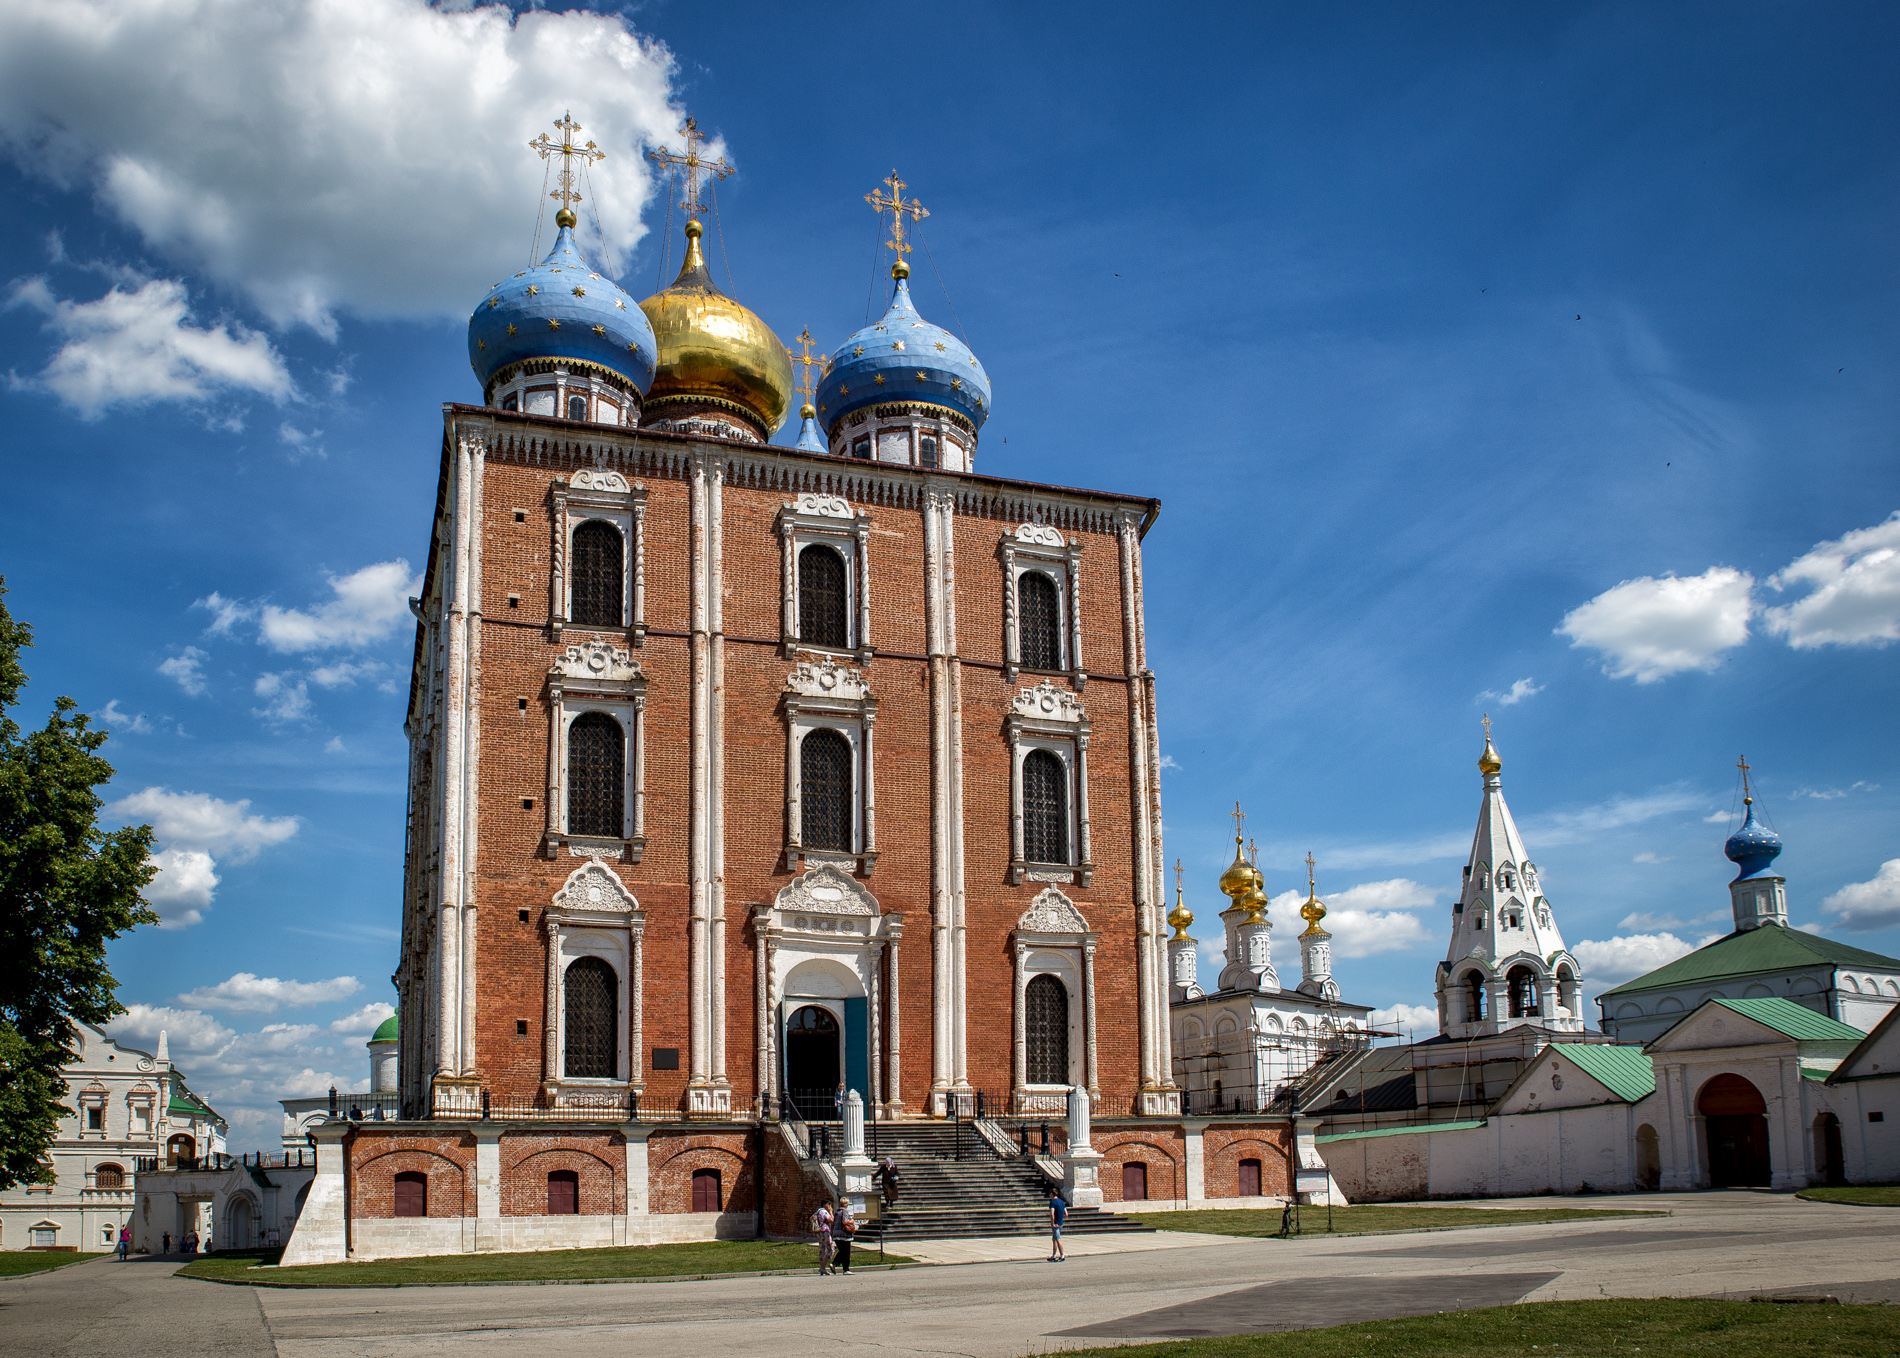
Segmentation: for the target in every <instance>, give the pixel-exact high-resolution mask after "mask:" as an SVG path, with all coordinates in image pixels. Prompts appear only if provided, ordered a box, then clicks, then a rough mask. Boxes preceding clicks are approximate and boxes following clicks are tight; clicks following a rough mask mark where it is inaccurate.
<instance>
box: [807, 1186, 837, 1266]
mask: <svg viewBox="0 0 1900 1358" xmlns="http://www.w3.org/2000/svg"><path fill="white" fill-rule="evenodd" d="M811 1229H812V1234H813V1235H816V1236H817V1237H818V1276H819V1277H821V1278H822V1277H824V1276H825V1275H826V1274H827V1273H829V1272H831V1254H832V1240H831V1204H830V1203H829V1202H821V1203H819V1204H818V1210H817V1211H816V1212H813V1213H812V1214H811Z"/></svg>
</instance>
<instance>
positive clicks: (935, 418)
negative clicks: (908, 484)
mask: <svg viewBox="0 0 1900 1358" xmlns="http://www.w3.org/2000/svg"><path fill="white" fill-rule="evenodd" d="M909 276H910V269H909V268H908V266H906V265H905V264H904V263H903V261H901V260H900V261H898V262H897V263H896V264H894V265H893V266H892V267H891V277H892V279H893V280H894V283H895V286H894V287H893V289H892V292H891V302H890V306H889V307H888V308H887V309H886V310H885V312H884V315H883V316H882V318H880V319H879V320H878V322H877V323H876V324H875V325H870V326H867V327H865V328H864V329H862V330H860V331H858V332H857V333H856V334H855V335H853V336H851V338H850V339H848V340H846V341H845V342H844V343H843V344H842V345H841V346H839V348H838V349H837V351H836V352H834V353H833V354H832V356H831V367H830V369H829V370H828V371H827V372H826V373H825V375H824V377H823V378H822V379H821V380H820V381H819V383H818V390H817V393H816V396H817V402H818V423H819V426H820V427H821V428H822V429H824V430H825V433H826V437H827V439H828V440H829V442H830V446H831V451H832V453H833V454H834V455H836V456H838V457H848V458H852V459H855V460H857V461H860V462H867V461H868V462H888V463H898V464H901V465H904V466H913V467H940V468H942V469H943V470H945V471H970V470H973V468H974V464H975V456H976V443H977V434H978V431H979V430H981V429H982V427H983V421H984V420H986V419H988V418H989V413H990V379H989V374H987V373H985V372H984V371H983V365H982V364H981V363H979V362H977V359H976V355H975V354H973V353H971V352H970V348H969V346H968V345H966V344H965V343H964V342H963V341H962V340H960V339H958V338H957V337H956V336H955V335H953V334H951V333H950V332H949V331H947V330H945V329H943V328H941V327H940V326H936V325H932V324H931V323H930V322H929V321H926V320H925V319H924V318H923V317H922V316H921V315H920V314H919V313H918V311H917V307H916V305H915V304H914V303H913V302H912V301H911V298H910V284H909V282H908V279H909Z"/></svg>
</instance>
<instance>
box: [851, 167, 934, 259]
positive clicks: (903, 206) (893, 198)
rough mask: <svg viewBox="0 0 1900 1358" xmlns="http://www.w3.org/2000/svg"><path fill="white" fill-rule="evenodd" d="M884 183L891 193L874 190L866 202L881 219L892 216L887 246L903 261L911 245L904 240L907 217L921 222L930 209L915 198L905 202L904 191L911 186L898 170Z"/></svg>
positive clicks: (865, 198) (868, 195)
mask: <svg viewBox="0 0 1900 1358" xmlns="http://www.w3.org/2000/svg"><path fill="white" fill-rule="evenodd" d="M884 182H885V183H886V184H888V185H890V187H891V191H890V192H889V193H879V192H878V191H877V190H876V189H872V190H871V191H870V192H869V193H867V194H865V195H864V201H865V202H867V203H869V204H870V205H871V207H872V209H873V210H874V211H875V212H876V213H877V215H878V216H880V217H882V216H883V215H884V214H885V213H887V212H888V213H890V214H891V238H890V240H888V241H886V242H885V244H887V245H889V246H890V247H891V249H892V250H894V251H896V253H897V257H898V258H899V259H900V260H901V259H902V258H903V257H904V256H905V255H907V254H909V253H910V244H909V242H907V241H906V240H905V239H904V217H905V215H906V214H909V216H910V219H911V220H912V221H913V222H921V221H922V220H923V219H924V218H926V217H928V216H929V215H930V209H929V208H927V207H925V206H924V205H923V204H922V203H920V202H918V201H917V200H916V199H915V198H913V199H911V200H910V201H909V202H905V201H904V190H905V189H907V188H909V187H910V185H908V184H906V183H905V182H904V181H903V180H901V179H899V178H898V177H897V171H896V170H892V171H891V172H890V174H889V175H888V176H886V177H885V179H884Z"/></svg>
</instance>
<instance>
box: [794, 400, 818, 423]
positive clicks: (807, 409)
mask: <svg viewBox="0 0 1900 1358" xmlns="http://www.w3.org/2000/svg"><path fill="white" fill-rule="evenodd" d="M798 418H799V419H801V420H815V419H817V418H818V412H817V411H816V410H815V409H813V407H812V403H811V402H810V401H807V402H805V404H804V405H802V406H800V407H799V408H798Z"/></svg>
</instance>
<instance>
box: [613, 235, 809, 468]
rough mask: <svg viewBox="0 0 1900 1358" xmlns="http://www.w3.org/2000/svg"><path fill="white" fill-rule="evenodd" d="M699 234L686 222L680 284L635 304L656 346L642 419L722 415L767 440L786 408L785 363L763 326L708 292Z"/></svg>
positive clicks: (713, 290) (712, 289)
mask: <svg viewBox="0 0 1900 1358" xmlns="http://www.w3.org/2000/svg"><path fill="white" fill-rule="evenodd" d="M704 233H705V232H704V228H703V227H701V226H700V224H699V223H698V222H697V221H689V222H687V223H686V262H685V263H684V264H682V265H681V266H680V272H679V277H677V278H675V279H674V280H673V283H672V286H671V287H668V288H666V289H664V290H663V291H661V292H656V293H655V294H653V296H651V297H649V298H647V299H646V300H645V301H643V302H641V303H640V310H642V311H644V312H645V313H646V316H647V320H648V321H650V322H652V325H653V334H654V338H655V339H656V340H658V342H659V364H658V366H657V367H656V369H655V371H654V374H653V387H652V390H650V391H649V392H647V399H646V405H645V412H646V415H647V417H648V419H649V420H651V419H665V418H667V416H668V413H669V412H668V407H669V406H670V407H686V408H687V409H688V411H689V412H690V411H694V410H705V409H712V410H723V411H727V412H729V413H731V414H735V415H738V416H740V417H742V418H744V419H745V420H746V421H747V422H749V423H751V424H755V425H757V426H758V427H759V429H760V431H761V432H762V433H763V435H764V436H765V437H766V438H768V439H769V438H771V437H772V435H773V434H774V433H776V432H777V430H778V427H779V426H780V425H782V424H784V423H785V414H786V412H787V411H788V410H789V409H790V408H791V403H792V364H791V360H790V359H789V358H787V357H786V350H785V346H784V345H783V344H781V343H780V342H779V337H778V336H777V335H775V334H773V333H772V328H771V327H770V326H768V325H767V324H766V323H765V322H764V321H762V320H760V319H759V318H758V316H757V315H755V314H754V313H753V312H752V311H751V309H750V308H748V307H745V306H743V305H741V304H740V303H738V302H735V301H734V300H733V299H732V298H730V297H728V296H726V295H725V294H724V293H723V292H721V291H720V290H719V289H718V287H717V286H715V285H714V283H713V281H712V274H711V273H710V272H709V271H708V270H707V268H706V257H705V255H704V254H703V253H702V252H701V251H700V248H699V239H700V237H701V236H702V235H703V234H704ZM673 413H675V414H677V413H679V412H678V411H677V410H676V411H674V412H673Z"/></svg>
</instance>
